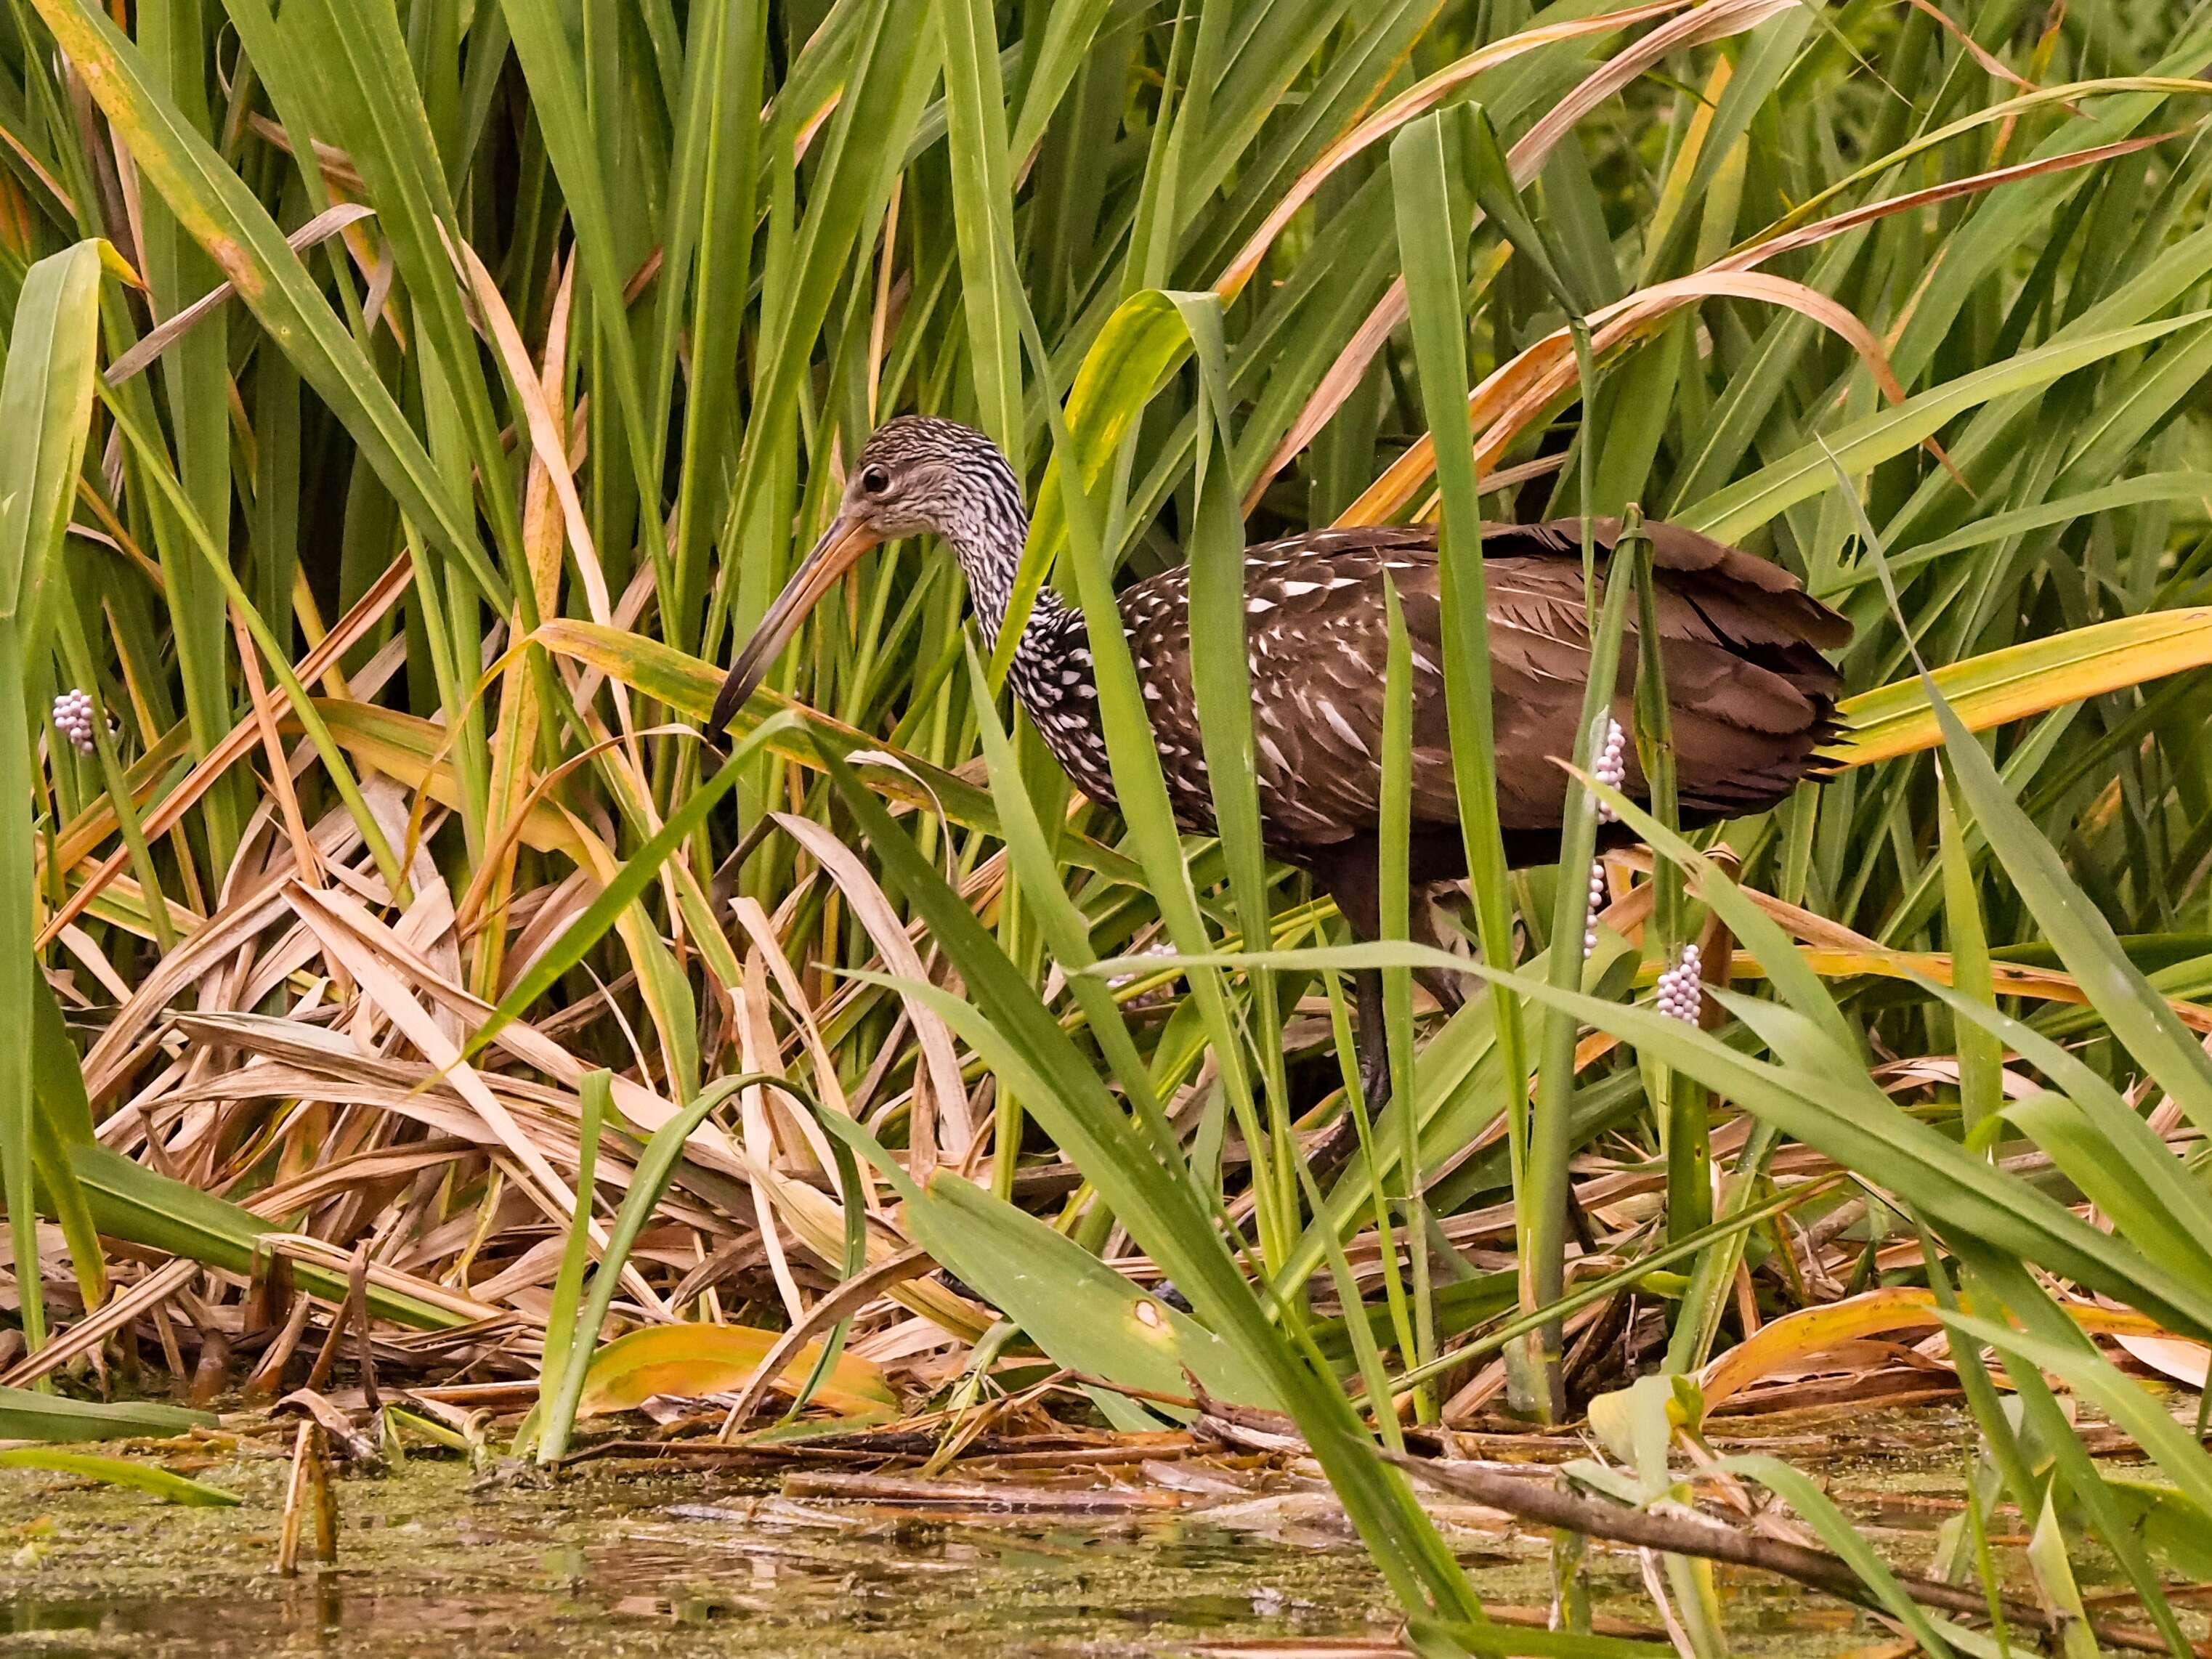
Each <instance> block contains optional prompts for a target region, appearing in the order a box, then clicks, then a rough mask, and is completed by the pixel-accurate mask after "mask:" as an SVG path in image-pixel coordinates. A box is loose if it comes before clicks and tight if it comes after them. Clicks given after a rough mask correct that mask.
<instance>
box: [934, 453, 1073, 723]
mask: <svg viewBox="0 0 2212 1659" xmlns="http://www.w3.org/2000/svg"><path fill="white" fill-rule="evenodd" d="M939 528H940V530H941V532H942V533H943V535H944V537H945V541H946V542H947V543H948V544H950V545H951V549H952V551H953V556H955V557H956V558H957V559H958V560H959V561H960V570H961V574H963V575H964V576H965V577H967V579H968V597H969V599H970V600H972V601H973V602H974V604H975V624H976V626H977V627H978V628H980V629H981V630H982V634H983V646H984V648H985V649H986V650H987V651H993V652H995V651H996V650H997V649H998V648H999V635H1000V633H1001V632H1002V631H1003V630H1004V629H1005V628H1006V612H1007V611H1008V610H1009V608H1011V607H1012V604H1013V597H1014V578H1015V576H1016V575H1017V574H1018V573H1019V571H1020V569H1021V566H1022V548H1023V546H1024V544H1025V543H1027V541H1028V540H1029V529H1030V521H1029V513H1028V512H1027V511H1026V510H1025V509H1024V508H1023V507H1021V506H1020V497H1019V496H1018V495H1016V496H1015V507H1014V511H1013V513H1012V514H1011V515H1008V514H1007V513H1006V512H1005V511H1004V509H1003V504H1002V506H1001V509H1000V511H999V512H995V513H990V514H987V515H981V516H979V519H978V520H976V521H975V522H970V523H957V524H946V525H943V526H939ZM1068 619H1069V618H1068V611H1067V607H1066V605H1065V604H1064V603H1063V602H1062V601H1061V599H1060V596H1059V595H1058V594H1056V593H1054V592H1052V590H1051V589H1049V588H1047V589H1045V590H1044V591H1043V592H1040V593H1039V594H1038V595H1037V596H1036V603H1035V605H1032V606H1031V607H1030V616H1029V621H1028V623H1026V624H1025V625H1024V628H1023V629H1022V638H1021V643H1020V645H1019V646H1018V647H1017V648H1016V650H1015V653H1014V660H1015V662H1016V663H1017V664H1018V665H1024V666H1035V665H1040V659H1042V657H1045V656H1058V655H1060V654H1061V653H1062V652H1063V650H1064V647H1063V646H1062V644H1061V641H1063V640H1064V639H1065V637H1066V624H1067V622H1068ZM1088 661H1089V658H1088V656H1087V654H1086V656H1085V664H1086V665H1087V664H1088ZM1054 666H1055V667H1057V666H1058V665H1057V664H1055V665H1054ZM1024 678H1026V677H1023V676H1017V678H1016V680H1015V690H1016V691H1017V693H1019V692H1020V690H1021V687H1022V684H1023V681H1024ZM1085 678H1088V676H1087V675H1086V677H1085ZM1025 700H1026V699H1025ZM1030 712H1031V713H1035V712H1036V711H1035V710H1034V709H1032V710H1031V711H1030Z"/></svg>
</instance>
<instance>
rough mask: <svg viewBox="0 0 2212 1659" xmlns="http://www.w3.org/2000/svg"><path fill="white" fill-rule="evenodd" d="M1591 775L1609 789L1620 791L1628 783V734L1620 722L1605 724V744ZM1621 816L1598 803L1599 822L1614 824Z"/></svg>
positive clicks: (1601, 747)
mask: <svg viewBox="0 0 2212 1659" xmlns="http://www.w3.org/2000/svg"><path fill="white" fill-rule="evenodd" d="M1590 775H1591V776H1592V777H1595V779H1596V780H1597V781H1599V782H1600V783H1601V784H1603V785H1604V786H1605V787H1607V788H1608V789H1618V788H1620V786H1621V785H1622V784H1624V783H1626V782H1627V781H1628V733H1627V732H1624V731H1622V730H1621V729H1620V721H1619V720H1612V719H1607V721H1606V723H1605V742H1604V744H1602V745H1601V746H1600V748H1599V750H1598V751H1597V757H1596V760H1595V763H1593V764H1592V765H1591V767H1590ZM1597 821H1598V822H1599V823H1618V822H1619V821H1620V814H1619V813H1618V812H1615V811H1613V808H1611V807H1610V806H1607V805H1606V804H1605V803H1604V802H1603V801H1599V802H1598V803H1597Z"/></svg>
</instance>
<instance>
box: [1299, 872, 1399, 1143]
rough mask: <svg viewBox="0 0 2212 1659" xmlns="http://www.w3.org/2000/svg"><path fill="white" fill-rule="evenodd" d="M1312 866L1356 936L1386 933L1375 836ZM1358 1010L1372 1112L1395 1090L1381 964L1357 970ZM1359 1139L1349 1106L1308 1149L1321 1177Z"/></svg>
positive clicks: (1363, 1081) (1357, 1044) (1357, 1042)
mask: <svg viewBox="0 0 2212 1659" xmlns="http://www.w3.org/2000/svg"><path fill="white" fill-rule="evenodd" d="M1312 868H1313V878H1314V883H1315V884H1316V886H1318V887H1319V888H1321V889H1322V891H1324V892H1326V893H1327V894H1328V896H1330V897H1331V898H1334V900H1335V901H1336V908H1337V912H1338V914H1339V915H1341V916H1343V918H1344V921H1345V925H1346V927H1349V928H1350V929H1351V930H1352V938H1353V939H1358V940H1360V941H1363V942H1364V941H1365V940H1368V939H1376V938H1378V937H1380V936H1381V933H1382V931H1383V927H1382V904H1381V894H1380V891H1379V880H1378V878H1379V873H1380V872H1379V870H1378V867H1377V866H1376V847H1375V843H1374V842H1373V840H1372V839H1370V838H1365V837H1363V838H1362V839H1360V840H1358V841H1353V842H1344V843H1342V844H1341V845H1340V847H1338V848H1335V849H1333V851H1332V853H1331V855H1330V856H1329V857H1328V859H1326V860H1322V861H1318V862H1316V864H1315V865H1314V866H1312ZM1352 1043H1353V1047H1354V1048H1357V1049H1358V1055H1359V1092H1360V1095H1361V1097H1363V1098H1364V1100H1365V1101H1366V1103H1367V1111H1368V1115H1370V1117H1371V1116H1372V1115H1374V1114H1375V1113H1376V1112H1379V1111H1381V1110H1382V1109H1383V1101H1384V1100H1386V1099H1387V1098H1388V1097H1389V1093H1390V1049H1389V1036H1388V1033H1387V1032H1386V1031H1385V1030H1384V1021H1383V975H1382V973H1381V972H1380V971H1379V970H1378V969H1373V968H1360V969H1354V970H1353V972H1352ZM1358 1144H1359V1130H1358V1122H1357V1121H1356V1120H1355V1119H1354V1118H1353V1116H1352V1113H1351V1112H1350V1110H1349V1109H1347V1110H1346V1112H1345V1114H1344V1115H1343V1116H1342V1117H1340V1118H1339V1119H1338V1120H1337V1121H1336V1122H1335V1123H1334V1125H1333V1126H1331V1127H1330V1129H1329V1131H1328V1133H1327V1134H1326V1135H1324V1136H1322V1139H1320V1140H1318V1141H1316V1143H1315V1144H1314V1146H1312V1147H1311V1148H1310V1150H1309V1151H1308V1152H1307V1153H1306V1167H1307V1168H1308V1169H1310V1170H1311V1171H1312V1172H1313V1177H1314V1179H1315V1181H1316V1182H1326V1181H1327V1180H1328V1178H1329V1177H1330V1176H1333V1175H1334V1174H1335V1173H1336V1171H1337V1170H1338V1169H1339V1167H1340V1166H1341V1165H1342V1164H1343V1163H1344V1160H1345V1159H1346V1158H1349V1157H1351V1156H1352V1148H1353V1147H1354V1146H1358Z"/></svg>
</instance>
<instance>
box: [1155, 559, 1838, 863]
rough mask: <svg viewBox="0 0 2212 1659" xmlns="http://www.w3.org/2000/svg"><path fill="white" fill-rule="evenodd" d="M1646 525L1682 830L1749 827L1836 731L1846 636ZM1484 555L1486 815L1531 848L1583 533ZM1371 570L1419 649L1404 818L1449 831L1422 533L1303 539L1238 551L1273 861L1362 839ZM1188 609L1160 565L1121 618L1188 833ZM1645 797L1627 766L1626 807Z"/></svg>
mask: <svg viewBox="0 0 2212 1659" xmlns="http://www.w3.org/2000/svg"><path fill="white" fill-rule="evenodd" d="M1649 529H1650V532H1651V533H1652V538H1653V544H1654V551H1655V557H1656V564H1657V566H1658V568H1659V570H1660V573H1661V593H1660V599H1659V607H1658V610H1659V623H1660V629H1661V638H1662V649H1663V652H1664V656H1665V663H1666V669H1667V679H1668V690H1669V697H1668V702H1669V706H1670V710H1671V717H1672V723H1673V729H1674V748H1675V756H1676V763H1677V768H1678V772H1679V775H1680V793H1681V800H1682V806H1683V811H1684V813H1685V816H1686V817H1688V818H1690V819H1691V820H1692V821H1693V822H1694V821H1699V820H1704V819H1712V818H1718V817H1732V816H1735V815H1738V814H1741V813H1744V812H1748V811H1759V810H1760V809H1762V808H1764V807H1765V806H1768V805H1772V804H1773V803H1774V802H1775V801H1777V800H1778V799H1781V797H1782V796H1784V794H1786V793H1788V792H1789V790H1790V787H1792V786H1793V785H1794V784H1795V783H1796V781H1797V779H1798V778H1799V777H1801V776H1802V775H1804V773H1805V772H1806V771H1807V770H1808V768H1809V767H1810V766H1811V765H1812V763H1813V760H1814V750H1815V748H1816V747H1817V746H1818V744H1820V741H1821V740H1822V739H1823V738H1825V737H1826V736H1827V735H1828V734H1829V732H1830V731H1831V724H1830V716H1831V712H1832V706H1833V698H1834V695H1835V692H1836V690H1837V687H1838V679H1837V676H1836V673H1835V671H1834V670H1833V668H1832V666H1831V665H1829V664H1828V663H1827V661H1826V659H1824V658H1822V657H1821V655H1820V647H1824V646H1826V647H1834V646H1838V645H1841V644H1842V643H1844V641H1846V640H1848V638H1849V637H1850V625H1849V624H1848V623H1845V622H1844V620H1843V618H1841V617H1838V616H1837V615H1836V614H1835V613H1834V612H1832V611H1829V610H1828V609H1827V608H1826V606H1824V605H1820V604H1818V603H1817V602H1816V601H1814V599H1811V598H1810V597H1809V596H1808V595H1807V594H1806V593H1805V592H1803V591H1802V588H1801V587H1800V586H1799V585H1798V584H1797V582H1796V580H1795V579H1794V578H1793V577H1791V576H1790V574H1789V573H1788V572H1787V571H1784V570H1783V569H1781V568H1778V567H1777V566H1774V565H1771V564H1768V563H1766V562H1764V561H1762V560H1759V559H1757V558H1754V557H1753V556H1751V555H1749V554H1746V553H1742V552H1739V551H1737V550H1735V549H1732V548H1728V547H1724V546H1723V545H1722V544H1719V543H1717V542H1714V541H1711V540H1710V539H1708V538H1705V537H1702V536H1698V535H1695V534H1693V533H1692V532H1687V531H1684V530H1680V529H1678V528H1676V527H1674V526H1666V525H1653V526H1649ZM1593 531H1594V533H1595V540H1596V541H1597V543H1598V544H1599V546H1600V549H1601V551H1606V550H1610V548H1611V545H1612V543H1613V539H1614V537H1615V535H1616V534H1617V533H1618V526H1617V525H1616V524H1615V523H1613V521H1611V520H1600V521H1598V522H1597V523H1596V524H1595V526H1593ZM1484 552H1485V574H1486V581H1487V586H1488V590H1489V595H1490V621H1491V649H1492V689H1493V697H1494V708H1495V723H1496V744H1497V763H1498V767H1497V769H1498V809H1499V815H1500V817H1501V818H1502V819H1503V821H1504V825H1505V827H1506V829H1508V830H1509V831H1516V832H1520V835H1521V836H1522V839H1523V840H1524V842H1528V844H1529V845H1530V847H1531V848H1532V849H1533V848H1535V847H1537V846H1539V845H1540V844H1541V837H1542V836H1543V835H1544V834H1546V833H1547V832H1549V831H1551V830H1553V829H1556V828H1557V826H1558V823H1559V813H1560V810H1561V807H1562V805H1563V803H1564V799H1565V775H1564V774H1562V773H1561V772H1560V770H1559V768H1558V767H1557V766H1556V765H1554V764H1553V757H1566V756H1569V755H1571V753H1572V752H1573V750H1574V748H1575V737H1576V732H1575V726H1576V723H1577V717H1578V715H1579V713H1580V710H1581V705H1582V697H1583V684H1584V683H1585V681H1586V679H1587V677H1588V674H1589V636H1588V630H1587V629H1586V628H1585V626H1584V622H1583V592H1582V586H1583V585H1582V566H1581V529H1580V526H1579V525H1578V524H1577V523H1574V522H1555V523H1552V524H1545V525H1534V526H1496V527H1494V528H1492V530H1491V531H1489V532H1487V533H1486V537H1485V547H1484ZM1386 574H1387V576H1388V577H1389V580H1391V581H1392V582H1393V583H1394V584H1395V586H1396V588H1397V590H1398V594H1399V599H1400V602H1401V605H1402V606H1403V608H1404V611H1405V616H1406V626H1407V635H1408V639H1409V642H1410V644H1411V646H1412V660H1413V676H1414V684H1413V817H1414V821H1415V823H1416V825H1417V826H1419V825H1438V826H1440V825H1446V824H1449V823H1453V822H1454V821H1455V798H1454V794H1453V789H1452V781H1451V763H1450V753H1449V746H1448V730H1447V721H1446V716H1445V709H1444V692H1443V672H1442V660H1443V649H1442V644H1441V641H1442V636H1443V626H1442V616H1441V611H1440V606H1439V603H1438V594H1437V553H1436V541H1435V532H1433V531H1432V530H1428V529H1425V528H1419V527H1412V528H1405V527H1399V528H1383V529H1363V530H1345V531H1321V532H1312V533H1310V534H1308V535H1304V536H1300V537H1296V538H1291V539H1290V540H1287V541H1283V542H1275V543H1270V544H1266V545H1263V546H1260V547H1255V548H1254V549H1252V550H1251V552H1250V555H1249V565H1248V568H1247V573H1246V586H1245V610H1246V617H1245V625H1246V630H1247V635H1246V637H1247V647H1248V652H1249V666H1250V669H1251V674H1252V691H1253V717H1254V719H1253V729H1254V733H1255V738H1256V741H1257V745H1258V754H1257V761H1258V771H1259V784H1260V792H1261V811H1262V814H1263V816H1264V817H1265V818H1266V819H1267V830H1268V840H1269V842H1270V844H1271V845H1272V846H1273V847H1274V848H1277V849H1278V850H1279V851H1282V852H1285V853H1286V854H1294V853H1295V851H1296V850H1297V848H1301V847H1311V848H1322V847H1326V846H1328V845H1329V844H1331V843H1333V842H1338V841H1342V840H1346V839H1348V838H1350V837H1352V836H1358V835H1361V834H1364V833H1365V832H1367V831H1370V830H1371V829H1374V828H1375V826H1376V819H1377V808H1378V803H1379V800H1380V795H1381V781H1382V780H1381V770H1382V763H1381V756H1382V748H1383V743H1382V732H1383V702H1384V679H1385V676H1384V664H1385V661H1386V646H1387V626H1388V624H1387V623H1386V620H1385V611H1384V606H1383V579H1384V577H1385V576H1386ZM1185 599H1186V594H1185V588H1184V583H1183V573H1182V571H1180V570H1173V571H1169V572H1166V573H1164V574H1162V575H1160V576H1157V577H1154V578H1152V579H1151V580H1148V581H1146V582H1141V583H1139V584H1137V585H1136V586H1133V587H1132V588H1130V589H1129V590H1128V591H1127V593H1125V594H1124V595H1123V598H1122V606H1121V609H1122V614H1123V618H1124V621H1125V623H1127V627H1128V629H1129V635H1130V642H1131V645H1132V647H1133V650H1134V651H1135V653H1136V656H1137V659H1138V667H1139V677H1140V678H1141V679H1142V680H1143V681H1144V683H1145V684H1146V696H1147V698H1148V699H1149V700H1150V706H1151V711H1152V719H1153V726H1154V730H1155V732H1156V733H1157V734H1158V738H1159V743H1160V750H1161V757H1162V761H1163V763H1164V767H1165V769H1166V771H1167V775H1168V782H1169V787H1170V793H1171V794H1172V795H1173V797H1174V798H1175V800H1176V807H1177V810H1178V813H1179V814H1180V815H1181V816H1182V817H1183V818H1184V821H1185V822H1186V823H1188V824H1190V825H1192V826H1193V827H1202V826H1204V825H1205V824H1206V823H1209V822H1210V818H1211V813H1210V810H1209V807H1208V804H1207V802H1208V797H1207V793H1206V775H1205V763H1204V760H1203V757H1202V753H1201V749H1200V738H1199V732H1198V721H1197V711H1196V708H1195V705H1194V701H1193V699H1192V696H1191V692H1190V679H1189V650H1188V612H1187V608H1186V603H1185ZM1634 655H1635V653H1634V650H1633V641H1632V644H1631V648H1630V649H1629V650H1628V651H1627V652H1626V653H1624V657H1625V660H1624V662H1623V665H1622V670H1621V678H1620V683H1619V684H1620V692H1619V696H1618V699H1617V701H1616V705H1615V711H1616V717H1617V718H1619V719H1620V720H1621V721H1622V722H1623V724H1624V725H1626V723H1627V722H1628V720H1629V719H1630V717H1631V708H1632V688H1633V685H1634V678H1633V674H1634ZM1642 785H1643V780H1642V777H1641V775H1640V772H1639V771H1638V769H1637V768H1636V766H1635V765H1634V762H1633V758H1632V759H1631V764H1630V776H1629V788H1630V792H1631V793H1637V792H1638V791H1640V789H1641V787H1642ZM1531 838H1533V839H1531Z"/></svg>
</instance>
